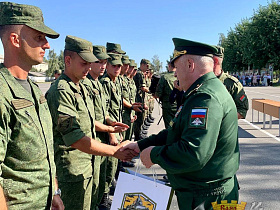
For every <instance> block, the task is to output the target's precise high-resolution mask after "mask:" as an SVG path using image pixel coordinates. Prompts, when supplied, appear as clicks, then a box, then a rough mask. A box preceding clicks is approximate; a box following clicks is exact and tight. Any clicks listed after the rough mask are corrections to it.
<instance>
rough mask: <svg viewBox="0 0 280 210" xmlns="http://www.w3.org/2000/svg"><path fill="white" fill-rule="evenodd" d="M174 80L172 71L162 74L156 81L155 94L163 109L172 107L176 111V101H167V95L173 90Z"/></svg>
mask: <svg viewBox="0 0 280 210" xmlns="http://www.w3.org/2000/svg"><path fill="white" fill-rule="evenodd" d="M175 80H176V77H175V76H174V72H168V73H166V74H163V75H162V76H161V77H160V79H159V81H158V85H157V88H156V92H155V95H156V96H157V97H158V98H159V100H160V101H162V108H163V109H172V111H175V113H176V111H177V103H176V102H175V103H173V104H170V102H169V96H170V94H171V92H172V90H173V87H174V81H175Z"/></svg>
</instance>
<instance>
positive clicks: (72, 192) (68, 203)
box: [59, 177, 93, 210]
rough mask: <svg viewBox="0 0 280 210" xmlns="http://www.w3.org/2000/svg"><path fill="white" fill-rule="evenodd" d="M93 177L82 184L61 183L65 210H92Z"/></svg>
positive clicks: (81, 182)
mask: <svg viewBox="0 0 280 210" xmlns="http://www.w3.org/2000/svg"><path fill="white" fill-rule="evenodd" d="M92 184H93V177H90V178H87V179H85V180H83V181H80V182H59V188H60V189H61V192H62V193H61V199H62V201H63V204H64V207H65V210H73V209H77V210H78V209H79V210H90V209H91V196H92Z"/></svg>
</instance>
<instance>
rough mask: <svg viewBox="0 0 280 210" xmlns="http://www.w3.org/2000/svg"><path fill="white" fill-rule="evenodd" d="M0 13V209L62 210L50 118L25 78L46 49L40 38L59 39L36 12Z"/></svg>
mask: <svg viewBox="0 0 280 210" xmlns="http://www.w3.org/2000/svg"><path fill="white" fill-rule="evenodd" d="M0 11H1V12H0V38H1V40H2V43H3V47H4V52H5V54H4V63H1V64H0V84H1V96H0V113H1V117H0V136H1V144H0V185H1V186H0V191H1V192H2V188H3V190H4V191H3V193H1V194H2V195H1V194H0V208H1V209H7V206H8V208H9V209H10V210H13V209H15V210H19V209H51V207H53V208H57V209H59V210H62V209H64V207H63V203H62V201H61V199H60V196H59V194H60V193H59V190H58V186H57V182H56V180H55V174H56V170H55V163H54V151H53V137H52V129H51V128H52V126H51V125H52V124H51V115H50V112H49V108H48V104H47V101H46V99H45V97H44V95H43V94H42V92H41V91H40V89H39V87H38V85H36V84H35V83H33V82H32V81H31V80H30V79H28V77H27V76H28V72H29V71H30V70H31V68H32V65H37V64H40V63H42V62H43V54H44V51H45V50H46V49H50V45H49V43H48V41H47V39H46V37H49V38H54V39H55V38H58V37H59V34H58V33H56V32H55V31H53V30H52V29H50V28H49V27H47V26H46V25H45V24H44V21H43V15H42V11H41V10H40V9H39V8H38V7H35V6H30V5H23V4H16V3H11V2H0ZM19 40H20V41H19ZM30 46H32V47H30ZM42 52H43V54H42ZM31 55H32V56H31ZM1 187H2V188H1ZM4 196H5V197H4ZM5 198H6V201H7V205H6V201H5Z"/></svg>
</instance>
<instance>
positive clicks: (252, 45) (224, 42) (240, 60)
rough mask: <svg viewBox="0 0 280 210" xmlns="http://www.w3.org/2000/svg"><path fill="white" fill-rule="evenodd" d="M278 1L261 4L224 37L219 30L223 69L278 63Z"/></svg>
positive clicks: (279, 9) (279, 12)
mask: <svg viewBox="0 0 280 210" xmlns="http://www.w3.org/2000/svg"><path fill="white" fill-rule="evenodd" d="M279 19H280V5H279V4H278V3H277V2H276V1H271V3H269V4H268V5H267V6H260V7H259V9H258V10H257V11H255V12H254V15H253V16H252V17H251V18H249V19H244V20H242V21H241V22H240V23H238V24H237V25H236V26H235V28H234V29H230V31H229V32H228V34H227V37H225V36H224V35H223V34H220V40H219V45H221V46H222V47H224V48H225V57H224V62H223V69H224V70H225V71H230V72H233V71H240V70H242V69H247V68H248V66H250V68H253V69H257V68H258V69H261V68H264V67H267V66H268V64H269V63H272V64H273V66H274V69H279V67H280V66H279V65H280V57H279V52H280V24H279Z"/></svg>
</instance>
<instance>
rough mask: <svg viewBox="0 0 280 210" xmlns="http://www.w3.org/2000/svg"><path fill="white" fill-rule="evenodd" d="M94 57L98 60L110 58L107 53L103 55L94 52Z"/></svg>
mask: <svg viewBox="0 0 280 210" xmlns="http://www.w3.org/2000/svg"><path fill="white" fill-rule="evenodd" d="M95 56H96V58H97V59H99V60H106V59H109V58H111V57H110V56H109V55H106V54H105V55H104V54H95Z"/></svg>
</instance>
